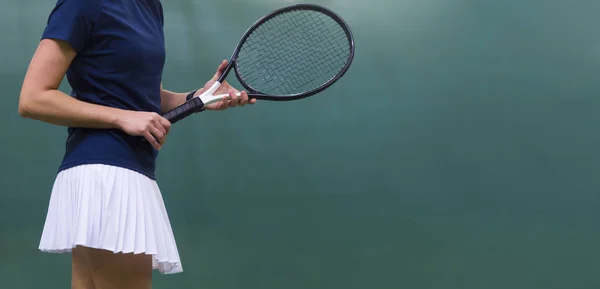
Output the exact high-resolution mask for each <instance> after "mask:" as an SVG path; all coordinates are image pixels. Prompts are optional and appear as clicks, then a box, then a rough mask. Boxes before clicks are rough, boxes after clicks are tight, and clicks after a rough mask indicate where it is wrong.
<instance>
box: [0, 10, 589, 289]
mask: <svg viewBox="0 0 600 289" xmlns="http://www.w3.org/2000/svg"><path fill="white" fill-rule="evenodd" d="M54 3H55V0H4V1H3V9H2V11H0V24H2V25H1V26H0V31H1V32H2V35H3V40H2V41H1V42H0V52H2V54H1V55H2V61H3V65H2V66H1V67H0V85H1V86H0V87H2V89H3V93H2V95H1V97H0V123H1V124H2V126H1V127H2V132H1V133H0V135H1V139H2V150H0V160H1V161H2V164H3V165H2V167H1V170H2V172H1V174H0V288H7V289H8V288H10V289H21V288H68V286H69V283H68V282H69V278H70V267H69V266H70V263H69V262H70V256H69V255H50V254H44V253H40V252H38V251H37V245H38V241H39V236H40V234H41V229H42V226H43V222H44V217H45V212H46V206H47V203H48V199H49V193H50V189H51V186H52V182H53V178H54V176H55V175H54V174H55V172H56V169H57V166H58V164H59V162H60V160H61V158H62V153H63V148H64V140H65V136H66V129H65V128H61V127H53V126H50V125H47V124H43V123H39V122H34V121H31V120H25V119H21V118H20V117H19V116H18V114H17V102H18V95H19V89H20V84H21V81H22V77H23V75H24V73H25V70H26V68H27V65H28V62H29V59H30V57H31V55H32V54H33V52H34V50H35V48H36V44H37V41H38V39H39V35H40V33H41V31H42V29H43V28H44V24H45V21H46V18H47V15H48V13H49V12H50V9H51V8H52V6H53V5H54ZM163 3H164V4H163V5H164V8H165V17H166V26H165V32H166V35H167V41H168V44H167V46H168V53H169V54H168V58H167V64H166V68H165V76H164V83H165V87H166V88H168V89H171V90H175V91H187V90H191V89H192V88H195V87H198V86H200V85H202V84H203V83H204V82H205V81H206V80H207V79H208V78H209V77H210V76H211V75H212V74H213V73H214V70H215V68H216V66H217V65H218V64H219V62H220V60H221V59H224V58H228V57H229V56H230V54H231V52H232V49H233V46H234V45H235V44H236V43H237V41H238V38H239V36H240V35H241V34H242V33H243V32H244V31H245V29H246V28H247V27H248V26H249V25H250V24H251V23H252V22H254V21H255V20H256V19H257V18H259V17H260V16H262V15H263V14H265V13H267V12H269V11H271V10H273V9H275V8H278V7H281V6H283V5H287V4H290V3H299V1H275V0H271V1H269V0H253V1H241V0H237V1H233V0H202V1H192V0H170V1H163ZM316 3H319V4H324V5H326V6H328V7H330V8H333V9H334V10H335V11H337V12H338V13H339V14H341V15H342V16H343V17H344V18H345V19H346V20H347V21H348V22H349V24H350V25H351V26H352V28H353V29H354V34H355V36H356V44H357V53H356V58H355V62H354V64H353V66H352V68H351V70H350V71H349V72H348V74H347V75H346V77H345V78H343V79H342V80H341V81H340V82H338V83H337V84H336V85H335V86H334V87H333V88H332V89H330V90H328V91H326V92H324V93H323V94H321V95H320V96H318V97H313V98H310V99H306V100H303V101H298V102H293V103H266V102H264V103H258V104H256V105H255V106H253V107H250V108H244V109H232V110H228V111H225V112H218V113H217V112H207V113H202V114H198V115H195V116H193V117H192V118H190V119H186V120H185V121H183V122H181V123H178V124H177V125H176V126H174V127H173V129H172V132H171V134H170V137H169V139H168V142H167V146H166V147H165V148H164V149H163V150H162V151H161V155H160V158H159V168H158V172H157V174H158V181H159V183H160V185H161V187H162V190H163V194H164V198H165V201H166V203H167V208H168V210H169V212H170V216H171V221H172V224H173V227H174V230H175V235H176V238H177V241H178V244H179V248H180V253H181V256H182V258H183V264H184V269H185V272H184V273H183V274H178V275H174V276H159V275H158V274H157V275H156V278H155V280H156V282H155V288H206V289H275V288H277V289H280V288H286V289H295V288H298V289H300V288H301V289H308V288H311V289H354V288H357V289H359V288H360V289H388V288H389V289H398V288H407V289H425V288H427V289H507V288H510V289H521V288H523V289H550V288H557V289H559V288H560V289H584V288H599V286H600V278H599V277H598V271H599V270H600V261H598V260H600V229H599V228H600V226H599V225H598V223H597V221H598V220H599V219H600V210H599V209H600V203H599V201H600V199H599V198H600V197H599V196H598V194H599V189H600V177H598V176H597V174H598V172H600V157H599V153H598V149H599V148H600V113H598V111H599V110H600V82H599V81H600V37H599V34H598V29H600V17H598V11H600V2H598V1H583V0H572V1H565V0H563V1H554V0H546V1H534V0H504V1H473V0H455V1H447V0H372V1H359V0H345V1H343V0H329V1H325V0H321V1H318V2H316ZM15 27H16V28H15ZM232 76H233V75H232ZM63 88H64V91H68V87H67V86H66V84H65V85H64V86H63Z"/></svg>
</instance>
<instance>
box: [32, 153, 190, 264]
mask: <svg viewBox="0 0 600 289" xmlns="http://www.w3.org/2000/svg"><path fill="white" fill-rule="evenodd" d="M76 246H84V247H89V248H96V249H104V250H109V251H112V252H114V253H134V254H148V255H152V256H153V262H152V263H153V264H152V266H153V269H154V270H158V271H159V272H160V273H162V274H174V273H180V272H182V271H183V267H182V265H181V261H180V259H179V252H178V250H177V245H176V243H175V237H174V235H173V230H172V229H171V224H170V222H169V217H168V215H167V210H166V208H165V205H164V202H163V198H162V195H161V192H160V189H159V188H158V185H157V183H156V181H154V180H152V179H150V178H148V177H147V176H145V175H143V174H140V173H138V172H135V171H132V170H128V169H124V168H120V167H116V166H110V165H102V164H91V165H80V166H76V167H73V168H69V169H66V170H63V171H61V172H59V173H58V175H57V177H56V180H55V182H54V186H53V188H52V194H51V196H50V202H49V205H48V213H47V216H46V222H45V224H44V228H43V232H42V237H41V240H40V245H39V249H40V250H41V251H43V252H52V253H64V252H70V251H71V249H72V248H75V247H76Z"/></svg>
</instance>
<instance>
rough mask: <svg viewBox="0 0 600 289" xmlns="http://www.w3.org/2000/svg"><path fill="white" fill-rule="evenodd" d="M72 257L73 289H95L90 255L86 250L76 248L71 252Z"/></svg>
mask: <svg viewBox="0 0 600 289" xmlns="http://www.w3.org/2000/svg"><path fill="white" fill-rule="evenodd" d="M71 255H72V258H71V259H72V269H71V270H72V272H71V289H95V288H96V287H94V279H93V276H92V270H90V264H89V262H88V254H87V251H86V250H85V248H84V247H76V248H74V249H73V250H72V251H71Z"/></svg>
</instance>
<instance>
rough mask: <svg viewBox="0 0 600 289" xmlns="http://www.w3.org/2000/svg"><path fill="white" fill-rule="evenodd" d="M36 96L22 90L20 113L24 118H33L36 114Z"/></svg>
mask: <svg viewBox="0 0 600 289" xmlns="http://www.w3.org/2000/svg"><path fill="white" fill-rule="evenodd" d="M36 102H39V101H38V100H36V97H35V95H34V94H33V93H30V92H27V91H22V92H21V95H20V97H19V115H20V116H22V117H24V118H32V117H34V115H35V111H36V109H35V106H36Z"/></svg>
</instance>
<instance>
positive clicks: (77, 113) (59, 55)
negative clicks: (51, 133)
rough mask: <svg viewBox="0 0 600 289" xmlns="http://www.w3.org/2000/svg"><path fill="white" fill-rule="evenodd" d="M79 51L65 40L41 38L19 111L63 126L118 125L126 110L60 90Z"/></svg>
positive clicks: (25, 83)
mask: <svg viewBox="0 0 600 289" xmlns="http://www.w3.org/2000/svg"><path fill="white" fill-rule="evenodd" d="M75 55H76V54H75V51H74V50H73V49H72V48H71V46H70V45H69V44H67V43H66V42H64V41H60V40H49V39H43V40H42V41H41V42H40V44H39V46H38V48H37V50H36V52H35V54H34V56H33V58H32V60H31V63H30V65H29V68H28V70H27V73H26V74H25V79H24V81H23V86H22V87H21V96H20V98H19V114H20V115H21V116H23V117H26V118H32V119H36V120H41V121H45V122H48V123H51V124H56V125H62V126H70V127H90V128H117V127H118V125H117V123H118V121H119V115H120V114H121V113H122V110H120V109H115V108H110V107H105V106H101V105H96V104H90V103H86V102H83V101H80V100H77V99H75V98H73V97H71V96H69V95H67V94H65V93H63V92H60V91H59V90H58V86H59V85H60V82H61V81H62V79H63V77H64V75H65V72H66V71H67V68H68V67H69V65H70V64H71V61H72V60H73V58H75Z"/></svg>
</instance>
